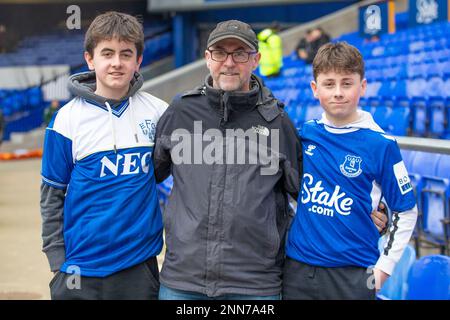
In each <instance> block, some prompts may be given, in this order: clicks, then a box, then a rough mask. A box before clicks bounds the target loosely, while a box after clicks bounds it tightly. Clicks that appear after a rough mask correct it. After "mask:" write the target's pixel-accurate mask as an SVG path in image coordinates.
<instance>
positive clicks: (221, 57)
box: [211, 50, 228, 62]
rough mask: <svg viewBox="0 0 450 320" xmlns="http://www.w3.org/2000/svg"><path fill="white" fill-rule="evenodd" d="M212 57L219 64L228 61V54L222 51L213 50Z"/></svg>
mask: <svg viewBox="0 0 450 320" xmlns="http://www.w3.org/2000/svg"><path fill="white" fill-rule="evenodd" d="M211 55H212V58H213V60H215V61H218V62H223V61H225V60H227V57H228V55H227V53H226V52H225V51H222V50H212V51H211Z"/></svg>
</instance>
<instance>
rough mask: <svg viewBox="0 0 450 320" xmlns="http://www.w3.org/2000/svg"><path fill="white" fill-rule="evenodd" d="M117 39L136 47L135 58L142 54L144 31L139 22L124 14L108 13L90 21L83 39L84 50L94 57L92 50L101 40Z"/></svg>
mask: <svg viewBox="0 0 450 320" xmlns="http://www.w3.org/2000/svg"><path fill="white" fill-rule="evenodd" d="M114 37H116V38H118V40H119V41H128V42H132V43H134V44H135V45H136V50H137V56H138V57H140V56H141V55H142V53H143V52H144V31H143V29H142V24H141V23H139V21H138V20H137V19H136V18H135V17H133V16H131V15H129V14H126V13H121V12H116V11H109V12H106V13H103V14H101V15H99V16H97V17H96V18H95V19H94V21H92V23H91V25H90V26H89V29H88V30H87V32H86V36H85V39H84V50H86V51H87V52H88V53H89V54H90V55H91V56H94V49H95V47H96V46H97V45H98V44H99V42H101V41H103V40H111V39H112V38H114Z"/></svg>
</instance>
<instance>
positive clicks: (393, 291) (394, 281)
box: [377, 238, 416, 300]
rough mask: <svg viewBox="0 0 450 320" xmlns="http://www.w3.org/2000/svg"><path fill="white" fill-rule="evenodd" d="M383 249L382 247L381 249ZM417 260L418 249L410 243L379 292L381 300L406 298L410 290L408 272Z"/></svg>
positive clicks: (378, 295)
mask: <svg viewBox="0 0 450 320" xmlns="http://www.w3.org/2000/svg"><path fill="white" fill-rule="evenodd" d="M381 239H383V238H381ZM382 249H383V248H382V247H381V250H380V251H382ZM415 261H416V251H415V250H414V248H413V247H412V246H411V245H409V244H408V245H407V246H406V247H405V251H403V254H402V257H401V258H400V260H399V261H398V263H397V264H396V266H395V269H394V271H393V272H392V275H391V276H390V277H389V279H387V280H386V282H385V283H384V284H383V287H382V288H381V290H380V291H379V292H378V293H377V298H378V299H380V300H405V298H406V293H407V290H408V284H407V282H408V274H409V271H410V269H411V267H412V265H413V264H414V262H415Z"/></svg>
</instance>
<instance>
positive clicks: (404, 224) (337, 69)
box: [283, 42, 417, 299]
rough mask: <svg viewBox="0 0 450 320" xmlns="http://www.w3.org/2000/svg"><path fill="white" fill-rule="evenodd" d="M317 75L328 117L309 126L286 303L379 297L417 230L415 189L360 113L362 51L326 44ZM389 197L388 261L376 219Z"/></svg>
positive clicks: (394, 153)
mask: <svg viewBox="0 0 450 320" xmlns="http://www.w3.org/2000/svg"><path fill="white" fill-rule="evenodd" d="M313 73H314V81H312V82H311V88H312V90H313V93H314V96H315V97H316V98H317V99H319V101H320V104H321V106H322V107H323V109H324V114H323V115H322V119H320V120H313V121H309V122H307V123H305V124H304V126H303V128H302V134H301V136H302V144H303V170H304V174H303V179H302V182H301V194H300V195H299V199H298V207H297V214H296V216H295V218H294V221H293V224H292V227H291V229H290V231H289V235H288V240H287V244H286V255H287V259H286V263H285V267H284V278H283V298H284V299H374V298H375V293H376V289H379V288H380V287H381V286H382V284H383V282H384V281H385V280H386V279H387V278H388V277H389V275H390V274H391V273H392V271H393V269H394V267H395V264H396V262H398V260H399V259H400V257H401V255H402V253H403V250H404V248H405V246H406V245H407V243H408V242H409V240H410V237H411V234H412V232H413V229H414V226H415V222H416V219H417V209H416V205H415V198H414V194H413V190H412V187H411V184H410V181H409V178H408V172H407V170H406V168H405V165H404V163H403V160H402V157H401V155H400V150H399V147H398V145H397V142H396V141H395V139H394V138H392V137H390V136H387V135H386V134H385V133H384V132H383V131H382V130H381V129H380V127H379V126H378V125H377V124H376V123H375V122H374V121H373V118H372V116H371V115H370V114H369V113H367V112H364V111H361V110H359V109H358V102H359V98H360V96H362V95H364V92H365V90H366V85H367V81H366V79H365V78H364V61H363V59H362V56H361V54H360V52H359V51H358V50H357V49H356V48H355V47H353V46H351V45H349V44H347V43H345V42H341V43H329V44H326V45H324V46H322V47H321V48H320V50H319V52H318V53H317V55H316V57H315V59H314V62H313ZM382 197H384V198H385V200H386V202H387V204H388V206H389V207H390V209H391V210H392V211H393V213H394V214H393V224H392V226H391V228H390V233H389V238H388V241H387V243H386V245H385V247H384V250H383V252H382V253H381V255H380V252H379V250H378V240H379V236H380V235H379V233H378V231H377V229H376V228H375V225H374V224H373V223H372V221H371V218H370V213H371V212H372V211H373V210H374V209H375V208H377V206H378V203H379V202H380V199H381V198H382ZM372 267H373V269H372ZM372 270H373V271H372ZM373 278H374V280H375V281H373Z"/></svg>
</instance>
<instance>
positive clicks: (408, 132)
mask: <svg viewBox="0 0 450 320" xmlns="http://www.w3.org/2000/svg"><path fill="white" fill-rule="evenodd" d="M274 95H275V96H277V97H278V96H284V97H285V98H284V99H283V101H284V103H285V107H284V109H285V111H286V112H287V113H288V114H289V116H290V118H291V119H292V121H293V122H294V125H295V126H296V127H297V128H301V127H302V125H303V123H304V122H305V121H309V120H313V119H320V118H321V116H322V113H323V109H322V107H321V106H320V105H319V102H318V100H316V99H314V97H313V96H312V93H311V89H309V88H305V89H285V90H284V91H283V90H278V91H274ZM299 96H300V97H301V98H299ZM360 106H361V109H362V110H365V111H367V112H369V113H371V114H372V116H373V118H374V120H375V122H376V123H377V124H378V125H379V126H380V127H381V128H382V129H383V130H384V131H385V132H386V133H388V134H391V135H394V136H417V137H428V138H438V139H450V98H446V99H444V98H442V97H430V98H428V99H427V98H424V97H414V98H412V99H410V98H407V97H370V98H361V99H360Z"/></svg>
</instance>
